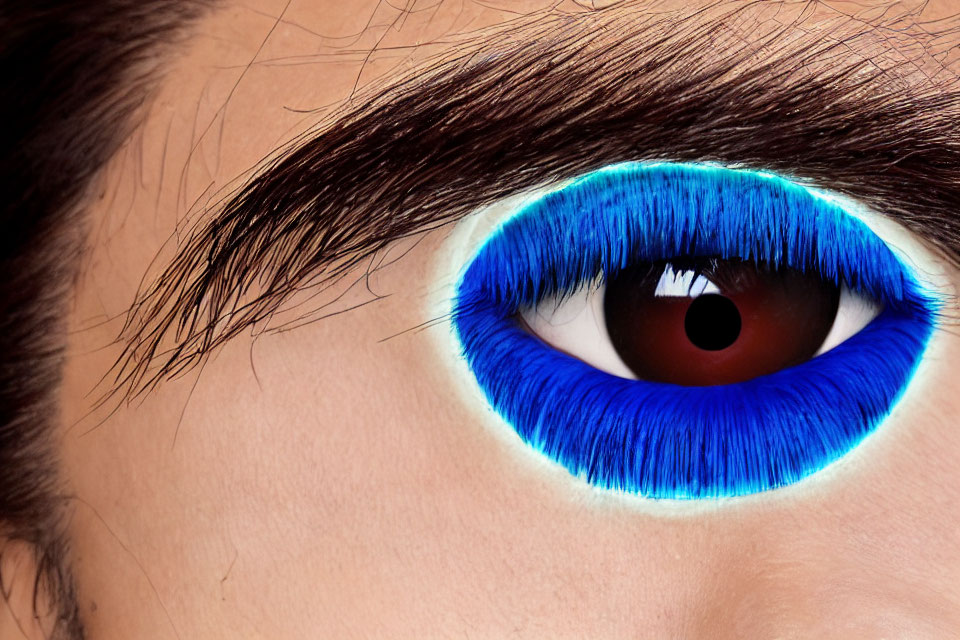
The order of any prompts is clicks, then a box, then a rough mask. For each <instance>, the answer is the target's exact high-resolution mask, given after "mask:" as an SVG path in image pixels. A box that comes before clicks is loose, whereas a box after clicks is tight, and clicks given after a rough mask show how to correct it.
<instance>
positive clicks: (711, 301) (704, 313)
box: [683, 293, 740, 351]
mask: <svg viewBox="0 0 960 640" xmlns="http://www.w3.org/2000/svg"><path fill="white" fill-rule="evenodd" d="M683 327H684V329H686V332H687V337H688V338H689V339H690V342H692V343H693V344H694V345H696V346H698V347H700V348H701V349H704V350H705V351H720V350H721V349H726V348H727V347H729V346H730V345H732V344H733V343H734V342H736V341H737V337H738V336H739V335H740V311H738V310H737V305H735V304H734V303H733V300H731V299H730V298H728V297H726V296H721V295H717V294H715V293H708V294H704V295H702V296H697V297H696V298H694V300H693V302H691V303H690V308H688V309H687V315H686V316H685V317H684V320H683Z"/></svg>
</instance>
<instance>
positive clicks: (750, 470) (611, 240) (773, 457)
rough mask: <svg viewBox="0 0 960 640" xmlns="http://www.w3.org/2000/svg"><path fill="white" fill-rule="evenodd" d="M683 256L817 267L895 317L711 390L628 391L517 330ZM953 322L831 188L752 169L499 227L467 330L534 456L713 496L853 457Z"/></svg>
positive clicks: (554, 196)
mask: <svg viewBox="0 0 960 640" xmlns="http://www.w3.org/2000/svg"><path fill="white" fill-rule="evenodd" d="M684 255H708V256H721V257H723V258H742V259H747V260H754V261H756V262H758V263H766V264H769V265H772V266H778V265H786V266H790V267H793V268H797V269H802V270H807V269H812V270H815V271H817V272H818V273H820V274H821V275H822V276H823V277H825V278H827V279H830V280H833V281H834V282H837V283H840V282H843V283H846V284H847V286H849V287H850V288H852V289H854V290H856V291H859V292H861V293H863V294H864V295H867V296H870V297H872V298H874V299H875V300H877V301H879V302H881V303H882V304H883V305H884V310H883V312H882V313H881V314H880V315H879V316H878V317H877V318H876V319H874V321H873V322H871V323H870V324H869V325H868V326H867V327H865V328H864V329H863V330H862V331H861V332H860V333H858V334H857V335H855V336H853V337H851V338H850V339H848V340H847V341H846V342H844V343H842V344H840V345H839V346H837V347H835V348H834V349H832V350H830V351H828V352H827V353H824V354H822V355H820V356H818V357H816V358H814V359H812V360H810V361H808V362H805V363H803V364H800V365H798V366H795V367H792V368H790V369H785V370H782V371H778V372H776V373H773V374H770V375H767V376H763V377H760V378H755V379H753V380H748V381H745V382H741V383H737V384H731V385H725V386H713V387H680V386H674V385H668V384H662V383H654V382H647V381H641V380H627V379H624V378H620V377H617V376H614V375H611V374H608V373H606V372H603V371H600V370H597V369H595V368H593V367H591V366H590V365H588V364H586V363H584V362H582V361H579V360H577V359H575V358H573V357H571V356H568V355H566V354H564V353H561V352H559V351H556V350H554V349H552V348H550V347H549V346H547V345H545V344H544V343H542V342H541V341H540V340H539V339H537V338H535V337H534V336H532V335H530V334H528V333H527V332H525V331H523V330H522V329H521V328H520V327H519V326H518V324H517V322H516V321H515V316H516V314H517V312H518V310H519V309H520V308H522V307H524V306H532V305H535V304H537V303H538V302H540V301H542V300H544V299H545V298H547V297H548V296H551V295H555V294H563V293H565V292H569V291H571V290H573V289H575V288H577V287H579V286H582V285H584V284H585V283H588V282H591V281H593V280H594V279H595V278H596V277H597V275H598V274H601V275H602V276H603V277H610V276H612V275H614V274H616V273H617V272H618V271H619V270H621V269H624V268H626V267H629V266H631V265H633V264H636V263H637V262H639V261H653V260H667V259H670V258H675V257H678V256H684ZM937 308H938V303H937V302H936V301H935V300H934V299H933V298H932V297H931V296H930V295H928V294H926V293H924V291H923V290H922V288H921V287H920V285H919V283H918V282H917V281H916V279H915V278H914V277H913V275H912V274H911V273H910V271H909V270H908V269H907V268H906V267H905V266H904V265H903V264H902V263H901V262H900V260H899V259H898V258H897V257H896V256H895V255H894V254H893V252H892V251H891V250H890V248H889V247H888V246H887V245H886V244H885V243H884V242H883V241H882V240H880V239H879V238H878V237H877V236H876V235H875V234H874V233H873V232H872V231H870V229H869V228H868V227H867V226H866V225H864V224H863V223H862V222H860V221H859V220H857V219H856V218H855V217H853V216H852V215H850V214H849V213H847V212H845V211H844V210H843V208H842V207H840V206H839V205H838V204H837V203H835V202H832V201H830V200H829V199H827V198H824V197H822V196H820V195H819V194H818V193H817V192H815V191H812V190H810V189H807V188H806V187H803V186H800V185H797V184H795V183H793V182H790V181H788V180H785V179H783V178H780V177H778V176H775V175H771V174H767V173H760V172H754V171H740V170H734V169H725V168H720V167H711V166H702V165H685V164H666V163H658V164H640V163H630V164H622V165H616V166H615V167H611V168H607V169H603V170H600V171H596V172H593V173H591V174H588V175H586V176H584V177H582V178H580V179H577V180H575V181H573V182H571V183H570V184H568V185H567V186H565V187H563V188H561V189H559V190H557V191H553V192H550V193H547V194H546V195H544V196H542V197H540V198H538V199H536V200H534V201H532V202H529V203H527V204H526V205H525V206H524V207H523V208H522V209H521V210H520V211H519V212H517V214H516V215H514V216H512V217H511V218H510V219H509V220H507V221H506V222H505V223H503V224H502V225H501V226H500V227H499V228H498V229H496V230H495V231H494V232H493V233H492V234H491V235H490V236H489V237H488V238H487V240H486V242H485V243H484V244H483V246H482V247H481V248H480V249H479V250H478V252H477V253H476V254H475V256H474V257H473V260H472V262H471V263H470V264H469V265H468V266H467V268H466V269H465V271H464V274H463V276H462V279H461V280H460V283H459V285H458V288H457V293H456V300H455V302H454V309H453V318H454V329H455V333H456V335H457V338H458V340H459V343H460V345H461V347H462V351H463V357H464V358H465V360H466V361H467V364H468V366H469V367H470V369H471V370H472V372H473V374H474V376H475V377H476V379H477V382H478V383H479V385H480V388H481V389H482V390H483V392H484V394H485V395H486V398H487V400H488V402H489V403H490V405H491V406H492V407H493V408H494V409H495V410H496V411H497V412H498V413H499V414H500V415H501V416H502V417H503V418H504V419H505V420H506V421H507V422H508V423H509V424H511V425H512V426H513V428H514V429H515V430H516V431H517V433H518V434H519V435H520V437H521V438H522V439H523V440H524V441H525V442H527V443H528V444H529V445H531V446H532V447H534V448H535V449H537V450H538V451H540V452H541V453H543V454H544V455H546V456H547V457H548V458H550V459H552V460H554V461H556V462H558V463H560V464H561V465H563V466H564V467H566V468H567V469H568V470H569V471H570V472H571V473H573V474H574V475H578V476H583V477H585V478H586V479H587V480H588V481H589V482H591V483H593V484H595V485H597V486H600V487H604V488H612V489H618V490H623V491H627V492H631V493H637V494H641V495H644V496H649V497H655V498H704V497H720V496H731V495H742V494H748V493H755V492H758V491H764V490H767V489H771V488H775V487H778V486H783V485H787V484H791V483H793V482H796V481H797V480H800V479H801V478H803V477H805V476H807V475H809V474H811V473H814V472H815V471H818V470H819V469H822V468H823V467H825V466H826V465H828V464H829V463H830V462H832V461H834V460H836V459H837V458H839V457H840V456H842V455H843V454H845V453H846V452H847V451H849V450H850V449H852V448H853V447H855V446H856V445H857V443H858V442H859V441H860V440H861V439H862V438H863V437H864V436H865V435H867V434H868V433H869V432H870V431H871V430H872V429H873V428H875V427H876V425H877V424H879V422H880V421H881V420H882V419H883V418H884V417H885V416H886V415H887V413H888V412H889V410H890V409H891V408H892V406H893V405H894V403H895V402H896V400H897V399H898V398H899V396H900V395H901V394H902V392H903V390H904V389H905V388H906V386H907V384H908V382H909V380H910V378H911V376H912V374H913V372H914V370H915V368H916V366H917V364H918V363H919V361H920V357H921V355H922V353H923V350H924V348H925V346H926V343H927V341H928V339H929V337H930V335H931V333H932V330H933V327H934V324H935V320H934V319H935V316H936V313H937Z"/></svg>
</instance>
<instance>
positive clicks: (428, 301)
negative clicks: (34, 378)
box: [0, 0, 960, 640]
mask: <svg viewBox="0 0 960 640" xmlns="http://www.w3.org/2000/svg"><path fill="white" fill-rule="evenodd" d="M603 4H604V5H607V4H613V5H615V4H616V3H609V2H608V3H603ZM684 4H689V3H674V4H670V3H656V4H654V3H649V2H648V3H639V4H637V3H630V4H629V5H624V6H622V7H621V6H612V7H610V8H608V9H605V10H608V11H625V12H633V13H635V14H636V15H638V16H642V15H644V14H645V13H646V14H651V13H655V12H666V11H669V10H672V9H675V8H676V7H677V6H682V5H684ZM950 4H951V3H950V1H949V0H942V1H941V2H931V3H929V4H928V5H925V6H923V7H922V12H921V13H918V14H917V17H916V18H915V21H917V22H918V23H928V22H929V23H933V22H934V21H936V20H940V19H945V18H947V17H950V15H951V11H950V7H949V5H950ZM586 5H589V6H586ZM599 5H600V3H592V4H591V3H583V6H581V5H578V4H575V3H573V2H570V3H567V4H562V5H556V4H555V3H553V2H543V1H540V2H537V1H529V2H528V1H516V2H509V3H508V2H499V3H482V4H481V3H477V2H469V1H465V2H447V1H441V2H424V3H420V2H418V3H415V4H414V5H413V6H412V7H407V10H404V11H401V10H399V9H397V8H396V7H394V6H391V5H389V4H387V3H382V2H377V1H376V0H373V1H370V2H367V1H366V0H351V1H350V2H333V1H331V0H291V1H290V2H287V1H286V0H281V1H277V2H273V1H271V0H257V2H256V3H253V2H250V1H249V0H248V1H247V2H245V3H244V2H226V3H224V4H223V5H222V6H220V7H218V8H217V9H216V10H214V11H213V12H212V13H211V14H210V15H209V16H207V17H205V18H204V19H203V20H202V21H201V22H200V23H199V24H198V25H196V27H195V29H194V35H193V37H192V38H191V39H190V41H189V42H188V45H187V46H186V47H184V50H183V51H182V53H181V54H180V55H178V56H177V57H176V58H175V59H172V60H171V61H170V62H169V69H168V71H167V72H166V73H165V74H164V75H163V77H162V78H161V80H160V81H159V83H158V86H157V87H156V91H155V94H154V95H153V96H152V98H151V100H150V102H149V104H148V107H147V108H146V110H145V113H144V115H143V117H142V122H141V124H140V125H139V126H138V127H137V129H136V131H135V132H134V134H133V135H132V136H131V137H130V139H129V141H128V143H127V144H126V145H125V146H124V147H123V149H122V150H121V152H120V153H119V154H118V155H117V157H116V158H115V159H114V161H113V162H111V163H110V165H109V166H108V167H107V169H106V171H105V172H104V175H103V176H102V180H101V182H100V184H99V185H98V188H97V189H96V193H97V196H98V197H97V198H96V199H95V200H94V201H93V202H91V204H90V207H89V216H90V218H89V241H88V249H87V254H86V255H85V256H84V258H83V265H82V268H81V275H80V277H79V279H78V281H77V286H76V291H75V298H74V301H73V304H72V309H71V315H70V318H69V321H70V327H71V332H70V349H69V356H68V360H67V366H66V380H65V383H64V388H63V394H62V412H63V420H62V424H63V431H62V433H61V434H59V438H60V440H59V445H58V449H59V450H60V453H61V458H62V468H63V480H64V484H65V485H66V487H67V488H68V493H69V495H70V496H72V501H71V516H70V519H69V537H70V542H71V561H72V565H73V570H74V577H75V580H76V586H77V592H78V594H79V598H80V606H81V611H82V616H83V621H84V624H85V627H86V634H87V637H88V638H90V639H91V640H103V639H111V638H157V639H161V638H163V639H166V638H235V637H241V638H257V637H264V638H284V639H288V638H289V639H294V638H316V637H337V638H340V637H343V638H351V637H471V638H488V637H489V638H503V637H518V638H544V637H546V638H582V637H604V638H619V637H631V638H635V637H691V638H699V637H703V638H707V637H709V638H717V637H730V638H737V637H838V638H851V637H877V636H881V635H883V636H887V637H944V636H948V635H949V632H950V630H952V629H956V628H960V587H958V586H957V585H958V584H960V544H958V542H960V540H958V536H957V533H956V530H957V527H956V523H957V522H960V500H958V498H960V496H958V489H957V487H958V486H960V468H958V467H957V465H956V463H955V459H956V457H957V456H958V455H960V435H958V433H957V432H956V429H955V428H954V425H955V424H956V421H957V418H958V416H960V400H958V399H957V397H958V394H957V391H958V390H960V389H957V388H956V387H957V386H958V384H960V383H958V382H957V381H956V379H955V377H952V376H951V375H950V374H949V366H950V363H951V362H956V361H957V360H956V359H957V358H958V357H960V338H958V337H957V336H956V335H954V332H952V331H950V330H946V329H945V330H942V331H940V332H938V334H937V336H936V337H935V338H934V341H933V343H932V344H931V347H930V351H929V352H928V355H927V357H926V361H925V364H924V368H923V369H922V370H921V372H920V373H919V374H918V376H917V379H916V380H915V382H914V383H913V385H912V386H911V388H910V389H909V390H908V392H907V394H906V396H905V397H904V399H903V401H902V402H901V403H900V404H899V405H898V406H897V408H896V410H895V412H894V414H893V415H892V416H891V417H890V419H889V420H888V421H887V422H886V423H885V424H884V425H883V426H882V432H881V433H878V434H876V436H875V437H871V438H870V439H868V440H867V441H866V442H864V444H863V445H861V446H860V447H858V448H857V449H856V450H854V451H853V452H852V453H851V454H850V456H848V458H845V459H844V460H843V461H841V463H838V464H837V465H835V466H834V467H831V468H830V469H828V470H826V471H824V472H823V473H822V474H818V475H817V476H815V477H814V478H811V479H810V480H809V481H807V482H804V483H801V485H798V486H796V487H791V488H788V489H784V490H778V491H774V492H770V493H767V494H762V495H757V496H750V497H748V498H745V499H740V500H733V501H724V502H722V503H707V504H699V505H695V506H693V507H692V508H681V509H672V508H669V507H663V508H659V507H658V506H657V505H649V504H646V503H641V501H637V500H633V499H630V498H629V497H625V496H616V495H610V494H605V493H602V492H598V491H596V490H593V489H591V488H590V487H588V486H587V485H585V484H584V483H582V482H581V481H579V480H576V479H574V478H571V477H570V476H569V475H568V474H567V473H566V472H564V471H563V470H561V469H559V468H556V467H555V466H553V465H550V464H547V463H546V462H544V461H542V460H539V459H537V458H536V456H533V455H531V453H530V452H529V451H528V450H525V449H524V448H523V447H522V446H520V445H519V444H518V443H517V442H516V441H515V437H512V435H511V434H510V433H508V432H507V431H506V430H503V429H499V428H498V426H499V425H498V424H497V423H496V420H495V419H493V417H492V416H491V415H490V414H489V412H486V411H485V409H484V407H482V406H481V405H480V404H479V403H476V402H471V401H470V399H469V398H465V396H464V393H463V388H462V387H463V380H462V379H461V378H460V377H458V376H456V375H451V368H450V367H449V366H448V365H449V360H450V358H451V357H452V356H451V354H448V353H444V349H443V344H444V342H443V340H442V339H441V338H438V336H437V333H438V332H440V333H441V335H442V332H444V331H447V330H448V328H447V327H446V325H445V323H441V324H440V325H437V326H434V327H431V328H428V329H427V330H425V331H407V330H408V329H410V328H411V327H417V326H419V325H421V324H423V323H425V322H428V321H430V320H431V319H432V317H433V316H432V315H431V314H432V312H433V311H434V310H435V306H436V301H437V299H438V298H442V295H443V294H444V292H445V291H447V287H449V285H450V283H451V282H452V280H453V278H454V277H455V275H456V274H455V272H454V268H453V266H452V264H451V262H452V261H451V259H450V255H451V253H453V252H455V251H456V249H457V245H456V244H455V240H456V237H455V236H453V235H452V234H453V233H455V227H454V226H446V227H442V228H440V229H437V230H434V231H431V232H429V233H426V234H423V235H421V236H419V237H417V238H413V239H406V240H402V241H399V242H398V243H396V245H394V246H392V247H391V248H390V250H389V251H388V252H386V253H385V254H381V255H380V257H382V258H383V264H385V265H388V266H386V267H384V268H382V269H378V270H374V271H372V272H371V273H369V275H368V277H365V278H361V275H364V274H363V273H360V274H358V275H357V276H356V277H355V278H347V279H345V280H344V281H342V282H340V283H338V284H336V285H334V286H333V287H332V288H330V289H328V290H324V291H322V292H321V293H320V294H319V296H318V298H317V299H312V300H311V298H310V294H309V293H308V292H307V293H303V294H301V295H300V297H299V298H295V299H294V300H291V301H290V302H289V303H288V304H287V305H285V306H286V311H281V312H280V313H279V314H278V317H281V319H282V318H284V317H286V318H288V319H289V320H291V321H295V320H296V318H297V317H298V311H297V307H296V305H297V304H298V303H301V304H302V305H304V306H310V305H313V306H314V307H316V306H318V305H320V304H323V303H330V307H329V312H342V313H336V314H331V315H329V316H327V317H324V318H323V319H322V320H318V321H315V322H310V323H307V324H304V325H303V326H299V327H297V328H296V329H295V330H289V331H283V332H273V333H270V332H268V333H262V334H259V335H256V336H254V335H252V334H251V332H246V333H243V334H241V335H239V336H237V337H235V338H233V339H232V340H231V341H229V342H228V343H227V344H226V345H225V346H224V347H223V348H222V349H221V350H219V351H217V352H215V353H214V355H213V357H211V358H210V359H209V360H208V361H207V362H205V363H204V365H203V367H202V369H196V370H193V371H190V372H189V373H188V374H187V375H185V376H183V377H180V378H177V379H174V380H170V381H166V382H164V383H163V384H161V385H160V386H158V387H157V388H156V389H154V390H152V391H151V392H150V393H149V394H147V395H144V396H142V397H140V398H138V399H136V400H134V401H133V402H131V403H129V404H127V403H120V404H119V406H114V405H109V406H107V407H104V408H102V409H96V410H93V412H92V414H91V410H92V409H94V404H95V402H96V399H97V394H96V393H92V389H93V387H94V385H95V384H96V381H97V380H99V379H100V378H101V377H102V376H104V375H105V374H106V373H107V372H108V371H109V370H110V367H111V365H112V364H113V363H114V362H115V360H116V359H117V358H118V356H119V354H120V352H121V350H122V345H118V344H116V343H115V342H114V341H115V338H116V336H117V334H118V332H119V330H120V328H121V327H122V324H123V316H124V314H125V312H126V310H127V309H128V308H129V306H130V303H131V301H132V300H133V299H134V297H135V295H136V293H137V291H138V288H139V287H140V286H141V283H142V281H143V280H144V279H145V278H146V279H147V280H149V277H150V276H151V275H155V273H156V269H157V265H158V264H160V265H162V264H163V263H164V262H165V261H168V260H169V259H170V258H171V257H172V255H173V253H174V251H175V248H176V244H177V243H176V242H175V240H176V238H178V237H181V234H183V233H184V232H185V231H186V230H188V229H189V228H190V227H191V226H192V225H193V224H195V223H196V221H197V220H198V219H199V218H201V217H202V216H203V215H204V208H205V206H206V205H208V204H210V205H213V204H215V203H216V201H217V200H218V198H219V197H222V195H223V194H224V193H225V192H228V191H230V190H232V189H233V188H235V187H236V186H237V185H238V184H239V182H238V181H240V180H242V179H244V178H246V177H249V175H250V173H249V172H250V170H251V167H254V166H256V165H257V163H258V162H260V161H261V159H263V158H265V157H268V156H270V155H271V154H272V152H273V151H274V149H276V148H277V147H278V146H280V145H281V144H283V143H285V142H287V141H289V140H291V139H292V138H293V137H294V136H296V135H298V134H302V133H304V132H307V131H308V130H311V127H312V126H313V125H314V124H315V123H316V122H317V121H318V120H319V119H320V118H321V117H323V116H325V115H329V113H332V111H331V110H332V109H333V108H334V107H336V106H338V105H341V104H342V103H343V101H345V100H348V99H349V98H350V96H351V95H353V94H354V93H355V92H356V91H357V88H358V87H364V86H367V85H369V84H370V83H377V84H380V83H383V84H389V82H390V80H391V79H393V78H398V77H402V76H404V74H406V73H408V72H409V70H410V69H412V68H416V67H417V65H419V64H422V63H424V62H425V61H426V60H428V59H432V56H442V55H444V54H445V52H446V53H449V52H454V51H457V50H458V48H460V47H464V46H468V43H469V46H474V45H473V43H472V41H471V38H473V37H476V30H478V29H492V30H494V31H496V30H499V29H509V28H512V26H513V25H514V23H513V22H511V21H513V20H517V19H520V18H524V17H527V16H531V15H533V16H534V17H536V16H537V15H540V16H546V15H549V14H550V13H552V12H557V11H568V12H574V11H581V12H584V13H588V12H589V11H591V10H592V9H593V7H594V6H599ZM811 6H812V5H811ZM872 7H873V8H872V9H871V8H870V7H869V6H868V7H866V8H865V7H864V5H862V4H856V5H854V4H852V3H824V4H821V5H816V6H815V7H814V10H812V11H808V12H801V11H798V7H797V6H795V5H794V6H784V8H783V10H784V14H783V15H784V17H783V20H784V21H785V22H789V19H792V18H796V17H797V16H800V15H802V16H803V20H804V24H805V25H807V26H806V28H808V29H816V28H817V25H818V24H820V23H819V22H818V20H832V19H836V18H838V17H839V16H843V15H849V14H850V13H851V12H858V13H857V14H856V15H857V19H858V20H860V19H868V18H870V17H871V16H873V17H878V16H880V15H882V12H883V10H884V9H887V10H898V11H903V10H905V7H901V6H899V5H898V6H896V7H894V9H891V7H890V6H889V3H879V2H877V3H873V5H872ZM871 11H872V12H873V13H871ZM864 12H865V13H864ZM527 19H529V18H527ZM848 19H849V18H848ZM851 20H852V19H851ZM855 21H856V20H855ZM824 24H826V23H824ZM522 33H523V32H522V30H520V31H518V33H517V36H516V37H522ZM899 44H902V43H898V45H897V46H899ZM885 45H886V46H894V45H892V44H890V43H889V42H885V41H883V39H882V38H881V37H880V36H879V35H878V37H877V46H878V47H882V46H885ZM930 46H931V47H932V46H933V45H930ZM480 51H481V52H483V53H488V54H489V53H495V52H485V51H484V50H483V48H482V47H481V49H480ZM928 53H929V54H930V55H931V56H933V55H934V54H935V53H936V52H935V51H933V50H932V49H931V50H930V51H928ZM314 110H316V111H314ZM327 126H330V124H329V123H328V124H327ZM898 233H899V234H900V235H897V234H898ZM885 237H887V236H885ZM890 237H891V238H894V239H898V242H900V243H901V245H902V248H903V250H904V251H905V252H907V253H908V254H910V255H911V256H912V257H914V258H915V259H916V261H917V262H918V263H919V264H922V265H923V266H924V268H927V269H929V270H930V271H931V272H936V274H937V275H936V277H937V279H938V281H939V282H942V283H944V286H956V284H957V283H958V280H960V276H958V273H957V271H956V269H955V268H953V267H951V266H949V263H948V261H947V260H946V259H944V258H942V257H940V256H938V254H937V253H936V252H935V251H934V250H933V249H930V248H927V247H925V246H924V245H923V244H922V243H921V242H919V241H918V240H917V239H916V238H913V237H912V236H911V235H910V234H908V233H907V232H906V231H904V230H902V229H899V228H898V230H897V231H895V232H891V235H890ZM171 239H173V240H171ZM362 271H363V270H362V269H361V272H362ZM355 281H359V284H357V285H356V286H350V285H351V284H353V283H354V282H355ZM375 294H376V295H380V296H382V297H380V298H376V296H375ZM348 309H349V311H348ZM300 310H301V312H302V310H303V308H302V307H301V308H300ZM284 313H286V314H287V315H286V316H284ZM28 574H29V571H26V570H24V571H23V573H22V575H24V576H27V575H28ZM16 575H20V574H15V576H16ZM24 580H25V578H24ZM25 591H26V590H25V589H24V590H22V591H19V592H18V593H24V592H25ZM18 603H19V604H18ZM28 604H29V602H27V599H25V598H23V597H20V598H19V599H18V598H13V599H12V600H11V609H13V612H12V615H13V616H15V617H16V618H17V619H19V620H21V621H26V622H24V623H22V624H20V625H19V626H18V625H16V624H14V623H13V622H11V620H12V617H11V612H10V611H7V612H5V613H4V614H3V616H4V617H0V632H6V630H7V629H8V628H9V629H10V630H11V631H10V633H11V634H21V633H22V634H24V635H25V637H31V638H32V637H40V636H39V635H38V634H40V633H41V631H42V628H41V627H42V621H41V622H38V623H34V622H33V621H31V620H29V615H28V614H27V615H25V614H24V611H23V610H20V611H17V609H18V607H26V606H27V605H28ZM0 636H2V637H18V636H17V635H11V636H8V635H7V634H6V633H0Z"/></svg>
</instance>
